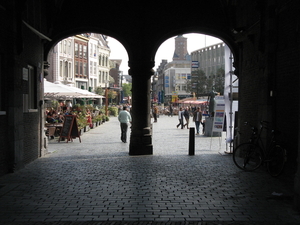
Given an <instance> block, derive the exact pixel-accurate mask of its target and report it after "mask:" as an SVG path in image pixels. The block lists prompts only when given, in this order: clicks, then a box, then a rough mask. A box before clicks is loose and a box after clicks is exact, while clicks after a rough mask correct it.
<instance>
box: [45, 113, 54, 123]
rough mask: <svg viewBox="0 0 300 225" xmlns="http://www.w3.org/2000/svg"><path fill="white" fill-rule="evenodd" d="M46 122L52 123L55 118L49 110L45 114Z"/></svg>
mask: <svg viewBox="0 0 300 225" xmlns="http://www.w3.org/2000/svg"><path fill="white" fill-rule="evenodd" d="M46 122H47V123H54V122H55V118H54V117H53V114H52V113H51V112H49V113H48V114H47V118H46Z"/></svg>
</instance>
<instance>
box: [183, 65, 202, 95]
mask: <svg viewBox="0 0 300 225" xmlns="http://www.w3.org/2000/svg"><path fill="white" fill-rule="evenodd" d="M206 87H207V77H206V75H205V73H204V71H203V70H196V71H192V77H191V80H190V81H189V82H187V92H191V93H193V92H194V93H195V94H196V96H197V97H198V96H199V95H201V94H205V93H207V89H206Z"/></svg>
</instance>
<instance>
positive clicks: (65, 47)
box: [64, 40, 67, 53]
mask: <svg viewBox="0 0 300 225" xmlns="http://www.w3.org/2000/svg"><path fill="white" fill-rule="evenodd" d="M64 53H67V41H66V40H64Z"/></svg>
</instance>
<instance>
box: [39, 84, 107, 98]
mask: <svg viewBox="0 0 300 225" xmlns="http://www.w3.org/2000/svg"><path fill="white" fill-rule="evenodd" d="M44 98H48V99H73V98H103V96H101V95H97V94H95V93H92V92H89V91H87V90H82V89H80V88H76V87H70V86H67V85H63V84H55V83H51V82H49V81H47V80H44Z"/></svg>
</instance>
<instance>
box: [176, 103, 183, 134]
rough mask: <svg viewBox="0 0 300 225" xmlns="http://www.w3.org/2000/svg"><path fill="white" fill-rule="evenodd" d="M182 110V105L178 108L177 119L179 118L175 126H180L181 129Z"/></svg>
mask: <svg viewBox="0 0 300 225" xmlns="http://www.w3.org/2000/svg"><path fill="white" fill-rule="evenodd" d="M183 112H184V111H183V110H182V107H180V108H179V111H178V120H179V123H178V124H177V126H176V127H177V128H178V127H179V126H181V129H183Z"/></svg>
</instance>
